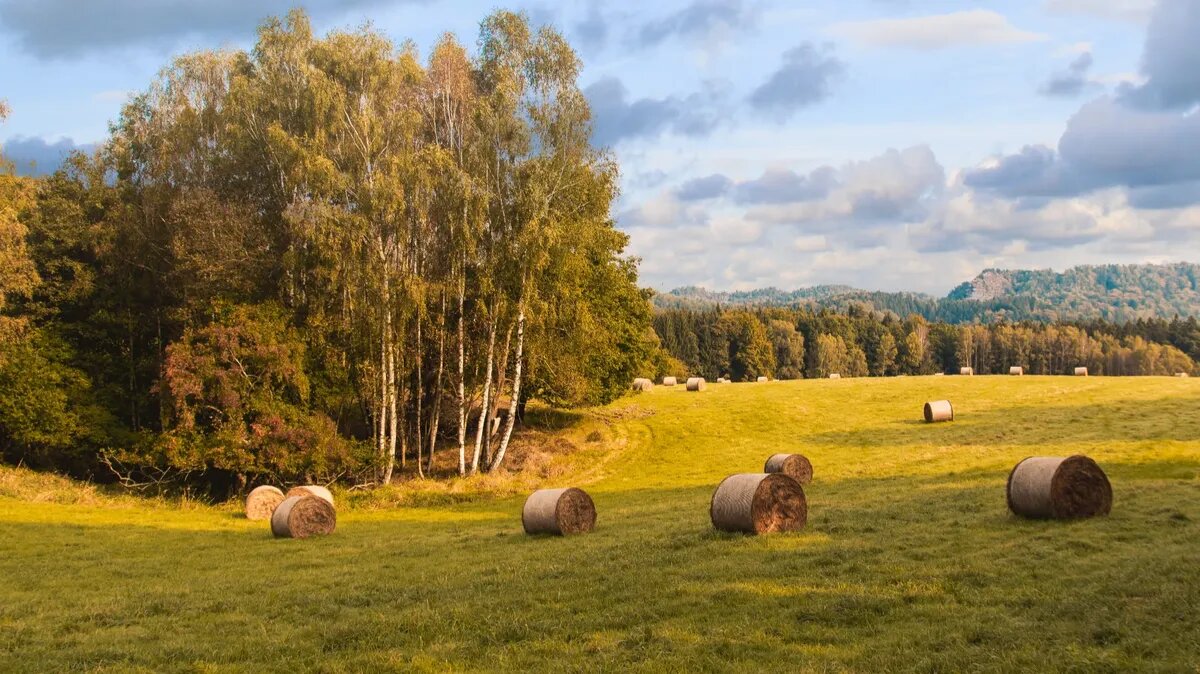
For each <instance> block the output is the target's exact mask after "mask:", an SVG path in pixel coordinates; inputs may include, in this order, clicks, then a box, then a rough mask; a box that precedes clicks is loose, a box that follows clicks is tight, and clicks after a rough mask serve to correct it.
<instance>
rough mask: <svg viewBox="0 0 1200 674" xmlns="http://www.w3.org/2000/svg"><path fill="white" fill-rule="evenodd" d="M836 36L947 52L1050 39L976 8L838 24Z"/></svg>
mask: <svg viewBox="0 0 1200 674" xmlns="http://www.w3.org/2000/svg"><path fill="white" fill-rule="evenodd" d="M831 30H832V31H833V32H834V33H836V34H838V35H841V36H844V37H848V38H851V39H853V40H857V41H859V42H862V43H865V44H868V45H872V46H876V47H907V48H910V49H925V50H929V49H943V48H945V47H957V46H964V45H967V46H969V45H979V44H1008V43H1019V42H1036V41H1040V40H1046V39H1048V37H1047V36H1046V35H1042V34H1040V33H1032V32H1029V31H1024V30H1021V29H1019V28H1017V27H1016V26H1014V25H1012V24H1011V23H1009V21H1008V19H1007V18H1005V17H1004V15H1002V14H998V13H996V12H993V11H990V10H986V9H973V10H968V11H962V12H951V13H949V14H935V15H932V16H921V17H914V18H909V19H875V20H870V21H853V22H844V23H838V24H834V26H833V27H832V29H831Z"/></svg>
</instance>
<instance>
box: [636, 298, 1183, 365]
mask: <svg viewBox="0 0 1200 674" xmlns="http://www.w3.org/2000/svg"><path fill="white" fill-rule="evenodd" d="M654 329H655V331H656V333H657V334H658V336H659V338H660V340H661V343H662V346H663V348H664V349H665V350H666V351H667V352H668V353H669V354H670V356H671V358H672V359H673V360H671V361H669V362H668V363H667V364H666V365H665V369H666V370H670V371H668V372H664V374H684V373H686V374H694V375H697V376H703V377H706V378H710V379H711V378H716V377H730V378H731V379H733V380H734V381H753V380H754V379H755V378H757V377H759V376H768V377H775V378H778V379H798V378H801V377H827V376H828V375H830V374H834V373H837V374H840V375H842V376H850V377H864V376H874V377H882V376H896V375H919V374H934V373H938V372H943V373H958V372H959V371H960V370H961V368H963V367H970V368H973V370H974V372H975V373H976V374H1007V373H1008V371H1009V368H1010V367H1011V366H1021V367H1023V368H1024V369H1025V372H1026V373H1029V374H1071V373H1072V372H1073V370H1074V368H1075V367H1087V368H1088V371H1089V373H1090V374H1101V375H1173V374H1176V373H1180V372H1185V373H1195V372H1196V371H1197V367H1196V362H1197V361H1198V360H1200V324H1198V323H1197V321H1196V319H1195V318H1194V317H1192V318H1188V319H1186V320H1183V319H1180V318H1175V319H1174V320H1170V321H1167V320H1162V319H1149V320H1146V319H1143V320H1139V321H1135V322H1130V323H1124V324H1113V323H1107V322H1105V321H1102V320H1095V321H1090V322H1081V323H1073V324H1066V323H1036V322H1026V323H1004V322H1001V323H994V324H987V325H983V324H967V325H955V324H950V323H941V322H930V321H928V320H926V319H925V318H924V317H922V316H920V315H916V314H913V315H910V316H908V317H907V318H903V319H902V318H899V317H898V316H896V315H895V314H893V313H890V312H878V311H875V310H873V309H871V308H869V307H866V306H861V305H854V306H851V307H850V308H849V309H848V310H847V311H845V312H838V311H834V310H831V309H820V310H811V309H782V308H764V309H754V310H751V309H723V308H720V307H715V308H711V309H701V310H695V309H668V310H663V311H659V312H657V313H656V314H655V316H654Z"/></svg>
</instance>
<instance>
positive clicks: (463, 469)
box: [457, 265, 491, 475]
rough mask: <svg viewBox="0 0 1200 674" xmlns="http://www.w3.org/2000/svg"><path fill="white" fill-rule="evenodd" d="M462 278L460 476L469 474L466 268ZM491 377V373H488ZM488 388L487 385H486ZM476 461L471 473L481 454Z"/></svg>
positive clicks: (459, 413)
mask: <svg viewBox="0 0 1200 674" xmlns="http://www.w3.org/2000/svg"><path fill="white" fill-rule="evenodd" d="M461 273H462V276H461V278H460V279H459V281H458V382H457V384H458V474H459V475H466V474H467V383H466V375H465V371H466V359H467V358H466V353H467V350H466V345H465V342H466V330H465V329H464V325H463V324H464V320H463V319H464V316H463V306H464V304H465V302H466V300H465V297H466V294H467V274H466V268H465V265H464V268H463V269H462V270H461ZM488 376H491V373H490V372H489V373H488ZM485 386H486V385H485ZM475 456H476V459H475V461H474V462H473V463H472V466H471V472H474V471H475V465H477V464H478V463H479V459H478V456H479V452H478V450H476V452H475Z"/></svg>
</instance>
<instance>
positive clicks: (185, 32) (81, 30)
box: [0, 0, 417, 59]
mask: <svg viewBox="0 0 1200 674" xmlns="http://www.w3.org/2000/svg"><path fill="white" fill-rule="evenodd" d="M389 1H390V0H308V1H307V2H305V3H304V7H305V8H306V9H307V10H308V12H309V14H310V15H311V16H314V17H325V16H335V15H337V14H339V13H342V12H345V11H349V10H354V9H364V8H368V7H372V6H381V5H384V4H388V2H389ZM400 1H401V2H405V1H417V0H400ZM295 4H296V3H295V2H294V1H293V0H258V1H256V2H246V1H245V0H155V1H154V2H145V1H144V0H87V1H86V2H79V1H78V0H38V1H37V2H28V1H27V0H0V29H2V30H3V31H4V32H6V33H8V34H9V35H11V36H12V37H13V38H15V40H16V42H17V44H18V45H20V47H21V48H22V49H23V50H24V51H26V52H28V53H29V54H32V55H33V56H35V57H37V58H40V59H60V58H75V57H79V56H83V55H86V54H89V53H95V52H101V51H106V50H110V49H116V48H125V47H153V48H170V47H172V46H174V45H176V44H178V42H179V41H180V40H182V39H184V38H202V39H204V40H207V41H210V42H219V41H221V40H229V39H237V38H242V37H246V36H249V35H252V34H253V31H254V28H255V26H257V25H258V23H259V21H261V20H262V19H263V18H264V17H267V16H273V15H276V16H277V15H282V14H285V13H287V11H288V10H290V9H291V8H292V7H294V6H295Z"/></svg>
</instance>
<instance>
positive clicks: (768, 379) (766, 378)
mask: <svg viewBox="0 0 1200 674" xmlns="http://www.w3.org/2000/svg"><path fill="white" fill-rule="evenodd" d="M755 381H757V382H758V383H760V384H761V383H763V382H768V381H771V378H770V377H759V378H758V379H756V380H755Z"/></svg>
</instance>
